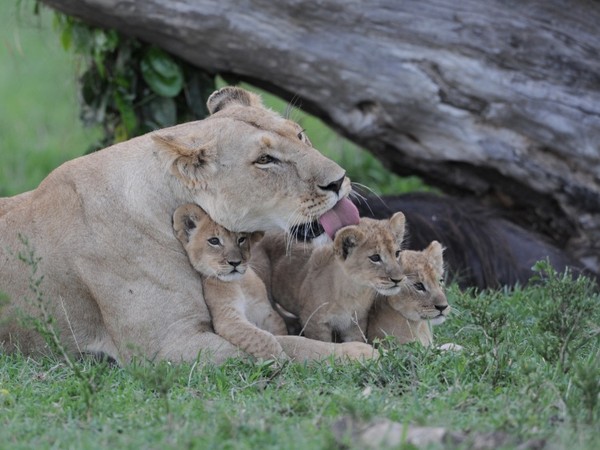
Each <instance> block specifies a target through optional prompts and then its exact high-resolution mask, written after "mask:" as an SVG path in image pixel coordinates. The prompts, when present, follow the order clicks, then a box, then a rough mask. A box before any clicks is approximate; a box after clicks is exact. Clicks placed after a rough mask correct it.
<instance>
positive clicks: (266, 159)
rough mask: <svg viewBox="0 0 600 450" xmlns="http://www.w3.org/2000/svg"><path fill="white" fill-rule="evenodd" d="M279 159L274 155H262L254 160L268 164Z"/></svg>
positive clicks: (256, 162)
mask: <svg viewBox="0 0 600 450" xmlns="http://www.w3.org/2000/svg"><path fill="white" fill-rule="evenodd" d="M277 161H279V160H278V159H277V158H275V157H274V156H271V155H260V156H259V157H258V159H257V160H256V161H254V163H255V164H260V165H266V164H272V163H275V162H277Z"/></svg>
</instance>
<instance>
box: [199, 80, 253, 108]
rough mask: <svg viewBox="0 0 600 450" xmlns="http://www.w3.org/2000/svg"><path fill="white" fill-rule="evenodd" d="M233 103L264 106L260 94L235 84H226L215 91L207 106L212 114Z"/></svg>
mask: <svg viewBox="0 0 600 450" xmlns="http://www.w3.org/2000/svg"><path fill="white" fill-rule="evenodd" d="M232 105H242V106H262V101H261V99H260V97H259V96H258V95H256V94H254V93H252V92H248V91H246V90H244V89H241V88H238V87H235V86H225V87H224V88H221V89H219V90H218V91H215V92H213V93H212V94H211V95H210V97H208V100H207V101H206V107H207V108H208V112H210V113H211V114H214V113H216V112H219V111H221V110H222V109H225V108H227V107H228V106H232Z"/></svg>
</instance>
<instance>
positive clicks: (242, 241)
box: [238, 236, 246, 245]
mask: <svg viewBox="0 0 600 450" xmlns="http://www.w3.org/2000/svg"><path fill="white" fill-rule="evenodd" d="M244 242H246V237H245V236H243V237H241V238H239V239H238V244H239V245H242V244H243V243H244Z"/></svg>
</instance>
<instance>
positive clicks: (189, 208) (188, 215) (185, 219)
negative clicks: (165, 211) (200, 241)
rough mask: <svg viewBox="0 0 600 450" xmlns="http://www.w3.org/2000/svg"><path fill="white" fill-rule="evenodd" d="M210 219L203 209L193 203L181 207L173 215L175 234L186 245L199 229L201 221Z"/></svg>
mask: <svg viewBox="0 0 600 450" xmlns="http://www.w3.org/2000/svg"><path fill="white" fill-rule="evenodd" d="M206 217H208V214H206V212H204V210H203V209H202V208H200V207H199V206H198V205H195V204H193V203H186V204H185V205H182V206H180V207H179V208H177V209H176V210H175V212H174V213H173V232H174V233H175V236H177V239H179V241H180V242H181V243H182V244H183V245H185V244H187V243H188V242H189V241H190V236H191V234H192V232H193V230H194V229H196V228H198V226H199V223H200V221H202V220H203V219H204V218H206Z"/></svg>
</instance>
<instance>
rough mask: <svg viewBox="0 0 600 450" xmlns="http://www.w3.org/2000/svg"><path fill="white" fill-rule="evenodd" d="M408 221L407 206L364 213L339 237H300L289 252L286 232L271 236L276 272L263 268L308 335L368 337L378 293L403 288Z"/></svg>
mask: <svg viewBox="0 0 600 450" xmlns="http://www.w3.org/2000/svg"><path fill="white" fill-rule="evenodd" d="M404 224H405V220H404V214H402V213H401V212H398V213H396V214H394V215H393V216H392V217H391V218H390V219H389V220H374V219H365V218H362V219H360V223H359V224H358V225H353V226H348V227H344V228H342V229H341V230H339V231H338V232H337V234H336V235H335V239H334V241H333V243H330V244H325V245H322V246H311V245H308V244H303V243H298V244H293V245H292V248H291V250H290V249H288V251H287V252H286V249H285V246H284V245H283V242H282V241H283V237H282V236H281V235H278V236H272V235H268V236H266V237H265V239H264V240H263V241H261V243H260V244H259V247H260V250H262V251H264V254H265V255H266V257H267V259H268V261H269V264H270V273H269V275H268V276H267V277H264V275H263V273H262V271H261V272H260V274H261V276H263V277H264V278H265V280H266V283H267V285H268V286H269V289H270V293H271V296H272V301H274V302H276V303H278V304H280V305H281V306H283V308H285V309H286V310H287V311H289V312H291V313H292V314H294V315H296V316H297V317H298V318H299V319H300V323H301V326H302V327H303V329H304V335H305V336H306V337H308V338H312V339H318V340H321V341H326V342H332V341H333V340H338V339H339V340H341V341H342V342H351V341H364V340H365V339H366V330H367V315H368V312H369V309H370V308H371V305H372V303H373V301H374V299H375V297H376V296H377V294H378V293H379V294H381V295H386V296H387V295H394V294H397V293H398V292H399V291H400V287H401V285H402V283H403V280H404V274H403V272H402V265H401V263H400V254H401V252H400V249H401V245H402V240H403V238H404ZM263 265H264V264H263Z"/></svg>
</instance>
